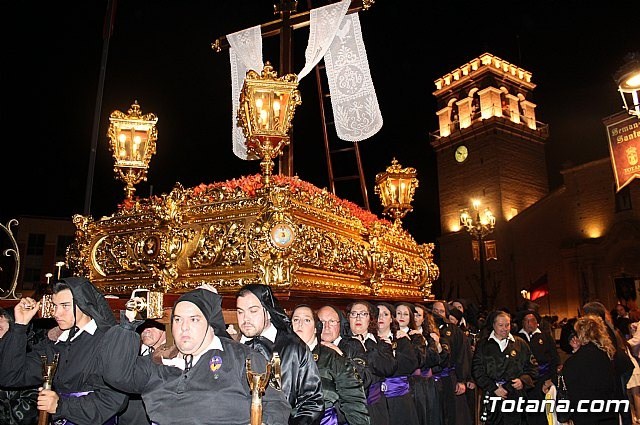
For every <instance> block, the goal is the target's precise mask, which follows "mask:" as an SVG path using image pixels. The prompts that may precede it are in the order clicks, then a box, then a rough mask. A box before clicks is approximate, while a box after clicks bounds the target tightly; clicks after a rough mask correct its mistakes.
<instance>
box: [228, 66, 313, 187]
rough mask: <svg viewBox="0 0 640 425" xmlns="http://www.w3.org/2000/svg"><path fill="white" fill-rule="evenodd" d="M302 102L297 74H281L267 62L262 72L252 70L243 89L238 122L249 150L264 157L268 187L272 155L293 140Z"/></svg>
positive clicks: (264, 179) (265, 183) (279, 152)
mask: <svg viewBox="0 0 640 425" xmlns="http://www.w3.org/2000/svg"><path fill="white" fill-rule="evenodd" d="M301 103H302V100H301V98H300V92H299V91H298V76H297V75H296V74H287V75H284V76H282V77H280V78H278V74H277V73H276V72H275V71H274V70H273V67H272V66H271V64H270V63H269V62H267V63H266V64H265V66H264V69H263V70H262V73H261V74H258V73H257V72H256V71H254V70H249V71H248V72H247V76H246V78H245V80H244V85H243V86H242V91H241V92H240V106H239V108H238V125H239V126H240V127H242V131H243V133H244V136H245V138H246V139H247V141H246V144H247V153H248V154H249V155H250V156H251V155H254V156H257V157H259V158H262V161H261V162H260V168H262V181H263V184H264V185H265V187H269V185H270V181H271V174H272V170H273V159H274V158H276V157H278V155H280V154H281V153H282V148H283V147H285V146H287V145H288V144H289V141H290V136H289V130H290V129H291V121H292V120H293V115H294V114H295V110H296V107H297V106H298V105H300V104H301Z"/></svg>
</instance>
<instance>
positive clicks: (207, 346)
mask: <svg viewBox="0 0 640 425" xmlns="http://www.w3.org/2000/svg"><path fill="white" fill-rule="evenodd" d="M126 314H127V317H126V318H124V319H121V326H114V327H113V328H111V329H110V330H109V332H108V333H107V335H106V337H105V339H106V341H108V342H109V346H110V347H111V348H110V349H109V350H107V351H105V352H104V353H103V358H104V362H105V365H106V366H107V367H106V371H105V380H106V381H107V382H108V383H110V384H111V385H113V386H114V387H116V388H119V389H121V390H122V391H127V392H130V393H141V394H142V399H143V401H144V404H145V407H146V409H147V414H148V415H149V418H150V419H151V421H152V422H153V423H155V424H158V425H173V424H191V425H215V424H225V425H246V424H248V423H249V421H250V411H251V390H250V387H249V383H248V380H247V369H246V364H245V361H246V359H249V360H250V361H251V370H252V371H255V372H256V373H259V374H261V373H263V372H264V371H265V369H266V360H265V359H264V358H263V357H262V356H261V355H260V354H259V353H257V352H254V351H253V350H251V349H250V348H249V347H247V346H245V345H243V344H240V343H238V342H236V341H234V340H233V339H231V338H230V337H229V335H228V334H227V333H226V331H225V329H226V326H225V323H224V319H223V316H222V297H220V296H219V295H218V294H217V293H215V292H213V288H212V287H210V286H208V285H203V287H201V288H198V289H195V290H193V291H190V292H187V293H185V294H183V295H181V296H180V298H178V300H177V301H176V302H175V304H174V306H173V311H172V314H171V324H172V334H173V337H174V341H175V348H176V351H177V352H175V353H174V356H172V357H170V358H167V357H162V356H155V355H154V356H139V355H138V352H139V350H140V336H139V335H138V334H137V333H136V332H135V328H136V327H137V325H138V324H139V321H135V320H134V321H131V320H133V318H134V317H135V313H133V314H132V312H129V311H127V313H126ZM130 321H131V322H130ZM288 407H289V405H288V403H287V400H286V398H285V397H283V396H282V394H281V393H280V392H278V391H275V390H273V389H270V388H268V387H267V388H266V391H265V394H264V396H263V397H262V422H263V423H265V424H269V425H271V424H275V425H283V424H285V423H286V421H287V419H288V417H289V412H288Z"/></svg>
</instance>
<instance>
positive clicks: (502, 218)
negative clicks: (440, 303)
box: [430, 53, 549, 307]
mask: <svg viewBox="0 0 640 425" xmlns="http://www.w3.org/2000/svg"><path fill="white" fill-rule="evenodd" d="M435 86H436V90H435V91H434V92H433V95H434V96H435V97H436V100H437V104H438V111H437V115H438V124H439V128H438V130H437V131H435V132H433V133H431V134H430V136H431V146H432V147H433V148H434V150H435V152H436V159H437V166H438V190H439V196H440V226H441V234H442V236H441V238H440V240H439V245H440V258H441V266H440V271H441V278H440V285H441V289H442V293H441V294H440V295H441V296H442V297H443V298H448V297H458V296H460V297H465V298H468V299H469V300H471V301H474V302H476V303H478V304H479V299H480V292H481V290H480V289H481V285H483V284H484V285H485V286H486V290H487V293H488V295H489V307H493V306H498V305H512V304H513V302H515V301H517V297H519V291H520V289H521V288H520V286H522V283H518V282H514V278H513V272H512V271H511V270H512V265H511V264H510V257H511V246H512V244H513V243H517V241H512V240H511V238H510V236H509V226H508V222H509V220H511V219H512V218H513V217H515V216H516V215H518V214H520V213H521V212H523V211H524V210H525V209H527V208H528V207H530V206H531V205H533V204H535V203H536V202H537V201H539V200H540V199H541V198H542V197H544V196H545V195H547V193H548V181H547V166H546V160H545V152H544V144H545V141H546V140H547V138H548V136H549V131H548V126H547V125H545V124H542V123H540V122H538V121H537V120H536V115H535V108H536V104H535V103H533V102H532V101H531V94H532V91H533V89H534V88H535V87H536V85H535V84H534V83H533V82H532V78H531V73H530V72H528V71H526V70H524V69H522V68H520V67H518V66H516V65H514V64H511V63H509V62H507V61H505V60H503V59H500V58H499V57H497V56H494V55H492V54H490V53H484V54H482V55H480V56H479V57H477V58H475V59H473V60H471V61H469V62H468V63H466V64H464V65H462V66H460V67H459V68H456V69H454V70H453V71H451V72H449V73H448V74H446V75H444V76H443V77H441V78H438V79H437V80H436V81H435ZM472 199H477V200H479V201H480V202H481V208H482V209H484V208H489V209H490V210H491V212H492V213H493V215H494V216H495V218H496V224H495V229H494V231H493V232H492V233H491V234H490V235H488V236H487V238H486V244H483V243H479V242H478V241H475V243H472V237H471V236H470V235H469V233H467V232H466V231H465V229H464V228H462V227H461V225H460V213H461V211H462V210H464V209H469V208H471V202H472V201H471V200H472ZM480 245H483V248H484V250H483V254H485V255H478V254H479V246H480ZM474 258H475V260H474ZM478 258H484V259H485V261H486V262H485V263H484V267H480V266H479V264H478ZM481 270H482V273H481V272H480V271H481ZM481 274H482V275H483V276H481ZM518 284H519V285H520V286H518ZM512 297H513V298H512Z"/></svg>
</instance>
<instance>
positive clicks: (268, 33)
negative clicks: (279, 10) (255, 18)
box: [211, 0, 375, 52]
mask: <svg viewBox="0 0 640 425" xmlns="http://www.w3.org/2000/svg"><path fill="white" fill-rule="evenodd" d="M374 1H375V0H351V4H350V5H349V9H348V11H347V14H351V13H356V12H359V11H361V10H368V9H369V8H370V7H371V6H372V5H373V3H374ZM310 14H311V11H309V10H307V11H305V12H299V13H294V14H292V15H291V16H290V17H289V27H290V28H293V29H294V30H297V29H298V28H304V27H308V26H309V25H310V23H311V19H310ZM260 30H261V32H262V38H267V37H273V36H275V35H278V34H280V32H281V31H282V19H276V20H275V21H271V22H267V23H265V24H261V25H260ZM211 48H212V49H213V50H214V51H215V52H221V51H223V50H226V49H228V48H229V42H228V41H227V37H226V36H222V37H218V38H217V39H215V41H214V42H213V43H211Z"/></svg>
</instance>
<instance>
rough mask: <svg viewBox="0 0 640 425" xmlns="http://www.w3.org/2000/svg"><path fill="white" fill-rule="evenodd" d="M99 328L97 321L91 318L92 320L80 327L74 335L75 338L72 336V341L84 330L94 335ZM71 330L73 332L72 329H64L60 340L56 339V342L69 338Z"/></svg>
mask: <svg viewBox="0 0 640 425" xmlns="http://www.w3.org/2000/svg"><path fill="white" fill-rule="evenodd" d="M97 330H98V325H97V324H96V321H95V320H93V319H91V321H90V322H89V323H87V324H86V325H84V326H83V327H82V328H80V330H79V331H78V332H76V334H75V335H74V336H73V338H71V341H73V340H74V339H76V338H77V337H78V336H80V334H81V333H82V332H88V333H89V334H90V335H93V334H95V333H96V331H97ZM69 332H71V329H67V330H65V331H63V332H62V333H61V334H60V336H59V337H58V340H57V341H56V344H57V343H59V342H60V341H66V340H67V339H69Z"/></svg>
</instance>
